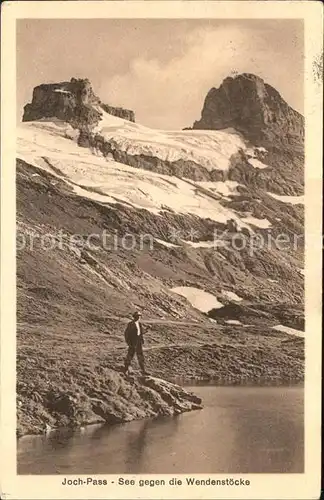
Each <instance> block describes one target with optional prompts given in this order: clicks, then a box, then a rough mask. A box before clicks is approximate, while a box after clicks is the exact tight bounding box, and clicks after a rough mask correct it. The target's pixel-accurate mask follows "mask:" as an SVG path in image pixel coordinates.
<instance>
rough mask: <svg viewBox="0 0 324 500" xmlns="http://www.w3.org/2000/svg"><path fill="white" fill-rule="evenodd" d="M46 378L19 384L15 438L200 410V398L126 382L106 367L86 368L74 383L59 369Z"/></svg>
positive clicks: (160, 383) (155, 384) (141, 379)
mask: <svg viewBox="0 0 324 500" xmlns="http://www.w3.org/2000/svg"><path fill="white" fill-rule="evenodd" d="M72 372H73V370H72ZM47 377H48V375H47V374H44V377H41V376H39V377H36V378H35V382H34V383H33V382H31V384H28V383H26V382H19V396H18V430H17V433H18V436H22V435H24V434H39V433H43V432H46V431H48V430H49V429H56V428H59V427H72V428H77V427H80V426H82V425H86V424H94V423H107V424H117V423H121V422H129V421H131V420H136V419H141V418H147V417H157V416H167V415H169V416H172V415H178V414H180V413H183V412H187V411H191V410H198V409H201V408H202V405H201V403H202V402H201V399H200V398H198V397H197V396H195V395H194V394H192V393H190V392H188V391H185V390H184V389H183V388H182V387H180V386H178V385H175V384H172V383H170V382H167V381H165V380H162V379H159V378H154V377H150V376H140V375H133V376H127V377H126V376H124V375H122V374H120V373H118V372H116V371H114V370H111V369H107V368H102V369H100V368H99V369H98V370H97V371H92V369H90V368H88V369H81V370H80V373H79V374H78V375H76V380H77V382H75V381H73V377H71V376H69V372H68V371H65V370H64V369H63V370H62V371H61V372H57V373H56V377H55V380H53V379H52V380H51V382H49V380H48V378H47ZM42 378H43V380H41V379H42ZM71 378H72V380H71ZM35 383H36V385H37V389H36V390H34V387H35Z"/></svg>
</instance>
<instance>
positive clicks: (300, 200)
mask: <svg viewBox="0 0 324 500" xmlns="http://www.w3.org/2000/svg"><path fill="white" fill-rule="evenodd" d="M267 194H268V195H269V196H271V197H272V198H274V199H275V200H278V201H282V203H291V204H292V205H304V195H301V196H287V195H280V194H275V193H269V192H267Z"/></svg>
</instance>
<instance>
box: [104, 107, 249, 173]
mask: <svg viewBox="0 0 324 500" xmlns="http://www.w3.org/2000/svg"><path fill="white" fill-rule="evenodd" d="M98 110H99V111H100V112H101V113H103V117H102V120H101V122H100V123H99V125H98V126H97V127H96V129H95V131H97V132H99V133H100V134H101V135H102V136H103V137H104V138H105V139H107V140H111V139H113V140H114V141H115V142H116V143H117V144H118V147H119V148H120V149H122V150H123V151H125V152H127V153H128V154H131V155H141V154H142V155H149V156H156V157H157V158H160V159H161V160H167V161H171V162H174V161H177V160H186V161H192V162H195V163H197V164H199V165H201V166H203V167H205V168H206V169H207V170H209V171H212V170H228V168H229V166H230V158H231V156H232V155H234V154H236V153H238V151H239V150H240V149H243V150H245V149H246V142H245V140H244V139H243V137H242V136H241V135H240V134H239V133H238V132H236V131H235V130H233V129H227V130H208V131H206V130H180V131H169V130H166V131H163V130H153V129H150V128H147V127H144V126H142V125H139V124H138V123H132V122H129V121H127V120H123V119H121V118H118V117H115V116H112V115H110V114H108V113H106V112H104V111H102V109H98Z"/></svg>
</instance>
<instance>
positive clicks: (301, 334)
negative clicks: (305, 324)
mask: <svg viewBox="0 0 324 500" xmlns="http://www.w3.org/2000/svg"><path fill="white" fill-rule="evenodd" d="M272 328H273V330H277V331H278V332H284V333H288V334H289V335H295V337H301V338H304V336H305V334H304V332H302V331H301V330H295V329H294V328H290V327H288V326H284V325H276V326H273V327H272Z"/></svg>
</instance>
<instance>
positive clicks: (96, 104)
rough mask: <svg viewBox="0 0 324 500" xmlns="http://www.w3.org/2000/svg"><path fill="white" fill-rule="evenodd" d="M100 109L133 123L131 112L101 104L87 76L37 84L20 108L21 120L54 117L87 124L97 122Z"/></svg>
mask: <svg viewBox="0 0 324 500" xmlns="http://www.w3.org/2000/svg"><path fill="white" fill-rule="evenodd" d="M101 109H103V110H104V111H106V112H107V113H109V114H111V115H114V116H118V117H119V118H123V119H124V120H129V121H132V122H135V114H134V112H133V111H131V110H129V109H124V108H118V107H117V108H116V107H114V106H110V105H108V104H104V103H102V102H101V100H100V99H99V97H98V96H96V94H95V93H94V91H93V89H92V85H91V82H90V81H89V80H88V79H87V78H79V79H77V78H71V80H70V81H69V82H59V83H47V84H42V85H38V86H37V87H35V88H34V91H33V98H32V102H31V103H29V104H26V106H25V107H24V114H23V119H22V121H24V122H27V121H35V120H41V119H42V118H52V117H55V118H58V119H60V120H64V121H67V122H73V121H74V120H78V121H79V122H80V121H82V122H83V123H86V124H88V125H90V126H91V125H93V124H96V123H97V122H98V121H99V119H100V116H101V115H100V110H101Z"/></svg>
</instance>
